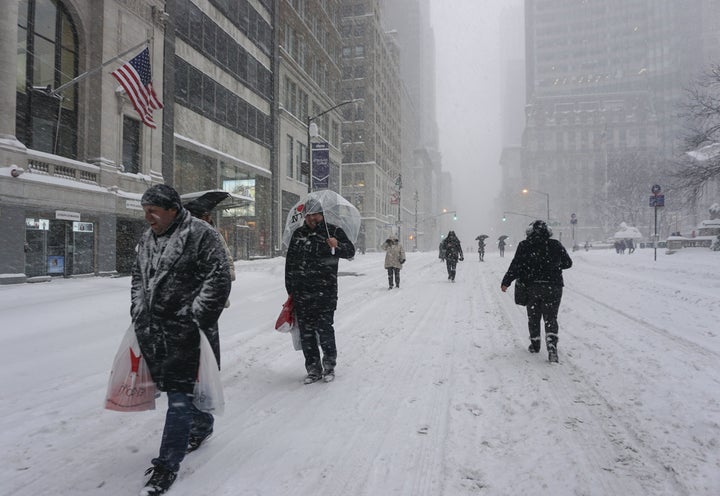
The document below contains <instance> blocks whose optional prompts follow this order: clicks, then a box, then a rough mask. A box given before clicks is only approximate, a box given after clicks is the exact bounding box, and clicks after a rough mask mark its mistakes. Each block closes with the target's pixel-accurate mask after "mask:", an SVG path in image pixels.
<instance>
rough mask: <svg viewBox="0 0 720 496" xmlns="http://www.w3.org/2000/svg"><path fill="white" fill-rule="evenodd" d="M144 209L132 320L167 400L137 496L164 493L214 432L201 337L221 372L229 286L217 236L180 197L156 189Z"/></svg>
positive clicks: (134, 274)
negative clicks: (198, 398)
mask: <svg viewBox="0 0 720 496" xmlns="http://www.w3.org/2000/svg"><path fill="white" fill-rule="evenodd" d="M140 204H141V205H142V207H143V210H144V211H145V220H146V221H147V222H148V224H150V229H148V230H147V231H146V232H145V234H144V235H143V236H142V238H141V239H140V242H139V243H138V247H137V258H136V260H135V264H134V265H133V269H132V278H131V291H130V294H131V306H130V314H131V316H132V321H133V325H134V328H135V334H136V336H137V339H138V344H139V346H140V351H141V352H142V355H143V357H144V358H145V361H146V362H147V364H148V368H149V369H150V374H151V375H152V378H153V381H154V382H155V384H156V386H157V388H158V390H160V391H164V392H166V393H167V396H168V409H167V415H166V418H165V427H164V430H163V435H162V442H161V444H160V452H159V455H158V457H157V458H154V459H153V460H152V467H151V468H149V469H148V470H147V472H146V475H149V474H151V473H152V475H151V477H150V479H149V481H148V482H147V484H146V485H145V488H144V489H143V490H142V492H141V493H140V494H141V495H146V496H148V495H154V494H163V493H164V492H166V491H167V490H168V488H169V487H170V486H171V485H172V483H173V482H174V481H175V478H176V476H177V472H178V470H179V468H180V463H181V462H182V461H183V458H184V457H185V454H186V452H188V450H192V449H194V448H196V447H197V446H199V445H200V443H202V441H203V440H204V439H206V438H207V437H208V436H209V435H210V434H211V433H212V430H213V423H214V419H213V416H212V415H211V414H210V413H206V412H201V411H200V410H198V409H197V408H196V407H195V406H194V405H193V391H194V387H195V381H196V378H197V376H198V367H199V364H200V333H201V332H203V333H205V335H206V336H207V338H208V341H209V342H210V345H211V346H212V349H213V352H214V354H215V359H216V360H217V363H218V368H219V367H220V341H219V337H218V328H217V321H218V318H219V317H220V314H221V313H222V311H223V308H224V305H225V302H226V301H227V299H228V296H229V295H230V284H231V283H230V270H229V268H228V259H227V255H226V253H225V248H224V247H223V244H222V241H220V234H219V233H218V232H217V231H216V230H215V229H214V228H213V227H212V226H211V225H209V224H208V223H206V222H204V221H202V220H200V219H196V218H194V217H193V216H192V215H190V213H189V212H188V211H187V210H185V209H183V207H182V205H181V202H180V196H179V195H178V193H177V191H175V190H174V189H173V188H171V187H170V186H167V185H165V184H157V185H155V186H152V187H150V188H149V189H148V190H147V191H146V192H145V194H143V196H142V199H141V201H140Z"/></svg>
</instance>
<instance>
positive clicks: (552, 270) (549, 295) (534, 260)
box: [500, 220, 572, 362]
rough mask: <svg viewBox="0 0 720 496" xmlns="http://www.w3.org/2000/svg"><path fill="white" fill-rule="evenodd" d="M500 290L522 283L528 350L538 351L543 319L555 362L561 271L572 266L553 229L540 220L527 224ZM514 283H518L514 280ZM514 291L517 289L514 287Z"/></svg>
mask: <svg viewBox="0 0 720 496" xmlns="http://www.w3.org/2000/svg"><path fill="white" fill-rule="evenodd" d="M526 234H527V238H526V239H524V240H523V241H521V242H520V243H519V244H518V246H517V250H516V251H515V256H514V257H513V260H512V262H510V267H509V268H508V270H507V272H506V273H505V276H504V277H503V280H502V283H501V285H500V289H501V290H502V292H503V293H504V292H505V291H507V289H508V287H509V286H510V284H512V282H513V281H514V280H518V281H520V282H522V283H524V284H525V286H526V287H527V292H528V299H527V304H526V308H527V316H528V330H529V331H530V346H529V348H528V351H530V353H538V352H539V351H540V320H541V319H542V320H544V321H545V345H546V346H547V350H548V360H549V361H550V362H557V361H558V354H557V345H558V322H557V314H558V310H559V309H560V301H561V300H562V293H563V276H562V271H563V270H564V269H569V268H570V267H572V259H571V258H570V255H568V253H567V251H566V250H565V248H564V247H563V245H562V244H560V242H559V241H557V240H555V239H551V238H550V237H551V236H552V230H551V229H550V228H549V227H548V226H547V224H546V223H545V222H544V221H542V220H536V221H535V222H533V223H532V224H530V227H528V229H527V231H526ZM516 284H517V283H516ZM516 291H517V288H516Z"/></svg>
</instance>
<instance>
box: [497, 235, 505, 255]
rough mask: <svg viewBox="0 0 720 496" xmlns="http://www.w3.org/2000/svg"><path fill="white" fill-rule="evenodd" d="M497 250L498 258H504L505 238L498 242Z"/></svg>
mask: <svg viewBox="0 0 720 496" xmlns="http://www.w3.org/2000/svg"><path fill="white" fill-rule="evenodd" d="M498 250H499V251H500V257H504V256H505V238H503V239H500V240H499V241H498Z"/></svg>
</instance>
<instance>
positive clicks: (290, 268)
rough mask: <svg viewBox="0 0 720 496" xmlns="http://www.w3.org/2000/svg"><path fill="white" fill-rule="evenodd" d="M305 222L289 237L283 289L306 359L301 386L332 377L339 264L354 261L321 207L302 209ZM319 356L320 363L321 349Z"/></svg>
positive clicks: (340, 233)
mask: <svg viewBox="0 0 720 496" xmlns="http://www.w3.org/2000/svg"><path fill="white" fill-rule="evenodd" d="M303 213H304V215H305V222H304V223H303V225H302V226H300V227H298V228H297V229H295V231H294V232H293V234H292V238H290V244H289V245H288V251H287V255H286V259H285V289H286V290H287V292H288V294H289V295H290V296H292V299H293V303H294V308H295V316H296V317H297V321H298V325H299V326H300V341H301V343H302V351H303V355H304V356H305V369H306V370H307V377H306V378H305V384H312V383H313V382H316V381H318V380H320V379H321V378H324V379H325V382H330V381H332V380H333V379H334V378H335V365H336V362H337V347H336V345H335V328H334V327H333V322H334V319H335V309H336V308H337V299H338V283H337V273H338V263H339V261H340V259H341V258H346V259H349V258H353V257H354V256H355V246H354V245H353V243H352V242H351V241H350V239H348V237H347V234H345V231H343V230H342V228H340V227H338V226H335V225H332V224H326V223H325V217H324V215H323V210H322V205H321V204H320V202H318V201H317V200H315V199H310V200H308V201H307V202H306V203H305V207H304V208H303ZM318 345H319V346H320V348H321V349H322V353H323V357H322V361H321V359H320V350H319V349H318Z"/></svg>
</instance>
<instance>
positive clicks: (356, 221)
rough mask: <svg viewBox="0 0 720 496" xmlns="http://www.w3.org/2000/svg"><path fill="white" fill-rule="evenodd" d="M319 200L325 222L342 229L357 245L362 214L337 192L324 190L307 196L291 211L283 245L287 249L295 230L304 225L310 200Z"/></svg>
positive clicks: (284, 232) (286, 221)
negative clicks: (304, 211)
mask: <svg viewBox="0 0 720 496" xmlns="http://www.w3.org/2000/svg"><path fill="white" fill-rule="evenodd" d="M310 199H314V200H317V201H318V202H319V203H320V205H322V209H323V217H324V218H325V222H326V223H328V224H333V225H335V226H338V227H340V228H342V230H343V231H345V234H346V235H347V237H348V239H350V241H352V242H353V244H355V242H357V238H358V234H359V233H360V222H361V220H360V212H358V209H357V208H355V205H353V204H352V203H350V202H349V201H347V200H346V199H345V198H343V197H342V196H340V195H339V194H337V193H336V192H334V191H332V190H329V189H324V190H321V191H313V192H312V193H308V194H307V195H305V198H303V199H302V200H300V201H299V202H298V203H296V204H295V206H294V207H293V208H291V209H290V213H288V216H287V219H286V220H285V230H284V231H283V245H284V246H285V248H287V247H288V246H290V238H292V235H293V232H295V229H297V228H298V227H300V226H302V225H303V222H304V221H305V216H304V215H303V209H304V208H305V203H307V201H308V200H310Z"/></svg>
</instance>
